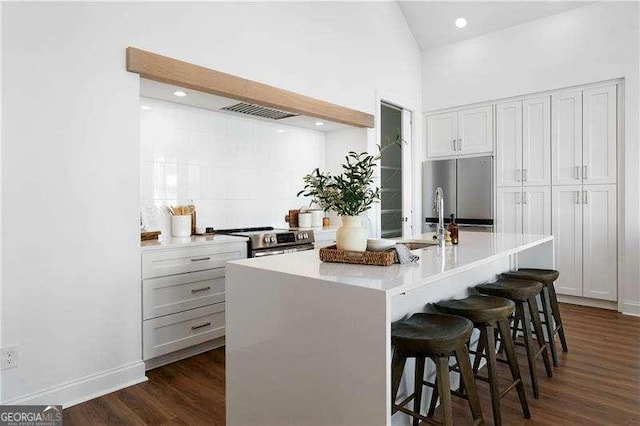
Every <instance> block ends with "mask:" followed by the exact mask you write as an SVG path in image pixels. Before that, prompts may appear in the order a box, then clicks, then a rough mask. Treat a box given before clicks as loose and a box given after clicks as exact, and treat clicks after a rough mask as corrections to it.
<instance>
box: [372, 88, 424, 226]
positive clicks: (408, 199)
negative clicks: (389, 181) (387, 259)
mask: <svg viewBox="0 0 640 426" xmlns="http://www.w3.org/2000/svg"><path fill="white" fill-rule="evenodd" d="M383 103H385V104H388V105H391V106H393V107H396V108H399V109H400V110H402V124H401V126H402V129H401V133H402V138H403V140H406V145H405V146H403V148H405V147H406V149H403V153H402V160H403V161H402V209H403V212H402V213H403V217H404V218H405V221H404V222H403V225H402V237H403V238H408V237H411V236H412V234H413V233H414V232H417V231H416V230H418V231H419V230H420V228H419V226H420V223H418V224H417V225H418V228H416V222H415V219H416V216H415V215H416V213H418V214H419V213H420V212H417V211H416V210H417V209H415V208H414V206H413V200H414V199H419V197H417V198H416V194H415V192H417V191H419V189H420V188H416V187H414V185H413V184H412V183H413V182H419V179H418V180H416V177H415V171H416V170H419V169H420V167H416V164H415V162H416V159H420V158H421V155H420V153H419V152H416V149H415V148H416V146H419V145H420V144H415V143H413V142H414V141H416V140H418V135H417V130H418V127H419V123H416V120H417V118H418V115H417V113H416V110H415V108H410V107H407V106H406V105H408V103H407V102H403V101H401V100H398V99H397V98H396V97H394V96H388V95H387V94H386V93H381V92H380V91H376V111H375V115H374V116H375V127H374V129H375V135H374V137H369V138H367V139H368V141H367V151H368V152H370V153H376V154H378V153H379V152H380V150H379V149H378V147H379V146H381V144H382V140H381V136H382V135H381V130H382V104H383ZM407 117H408V118H409V122H408V123H407V122H406V118H407ZM407 127H408V128H409V129H408V130H409V131H408V134H405V131H406V130H407ZM405 163H406V167H405ZM377 165H378V167H377V169H376V170H377V172H376V174H375V175H374V184H375V185H376V186H377V187H380V170H381V169H380V160H378V161H377ZM418 186H419V185H418ZM407 188H408V190H406V189H407ZM407 208H408V211H405V209H407ZM380 210H381V208H380V203H374V204H373V206H372V208H371V214H370V217H369V218H370V220H371V226H372V230H373V232H374V235H375V236H376V237H377V238H380V236H381V233H382V221H381V211H380Z"/></svg>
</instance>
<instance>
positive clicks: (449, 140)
mask: <svg viewBox="0 0 640 426" xmlns="http://www.w3.org/2000/svg"><path fill="white" fill-rule="evenodd" d="M457 139H458V113H457V112H447V113H443V114H436V115H428V116H427V155H428V156H429V157H448V156H451V155H456V153H457Z"/></svg>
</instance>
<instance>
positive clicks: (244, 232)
mask: <svg viewBox="0 0 640 426" xmlns="http://www.w3.org/2000/svg"><path fill="white" fill-rule="evenodd" d="M216 233H218V234H227V235H239V236H242V237H249V247H248V250H247V253H249V257H262V256H273V255H276V254H285V253H295V252H298V251H305V250H313V242H314V241H315V240H314V236H313V231H312V230H309V229H307V230H302V231H299V230H295V231H292V230H289V229H274V228H273V227H270V226H269V227H262V228H238V229H223V230H216Z"/></svg>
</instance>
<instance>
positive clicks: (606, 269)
mask: <svg viewBox="0 0 640 426" xmlns="http://www.w3.org/2000/svg"><path fill="white" fill-rule="evenodd" d="M552 193H553V209H552V210H553V235H554V237H555V241H556V269H557V270H559V271H560V277H559V278H558V280H557V281H556V291H557V292H558V293H559V294H567V295H572V296H584V297H590V298H594V299H604V300H617V285H618V279H617V219H616V211H617V210H616V185H570V186H569V185H567V186H564V185H562V186H561V185H559V186H554V187H553V190H552Z"/></svg>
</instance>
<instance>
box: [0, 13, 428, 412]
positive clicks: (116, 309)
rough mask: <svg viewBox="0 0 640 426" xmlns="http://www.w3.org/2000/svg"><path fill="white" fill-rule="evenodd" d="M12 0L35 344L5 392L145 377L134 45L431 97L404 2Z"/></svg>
mask: <svg viewBox="0 0 640 426" xmlns="http://www.w3.org/2000/svg"><path fill="white" fill-rule="evenodd" d="M0 7H2V35H1V37H2V41H3V45H2V67H3V68H2V95H3V96H2V123H3V127H2V149H3V152H2V182H1V184H2V191H1V193H2V206H3V207H2V229H3V234H2V247H3V251H2V258H1V263H2V277H1V278H2V318H1V320H2V321H1V322H2V344H3V345H6V344H13V343H17V344H19V345H20V367H19V368H16V369H11V370H4V371H2V381H3V386H2V390H1V396H0V400H2V401H3V402H6V401H13V402H17V401H29V402H36V401H47V402H48V403H70V402H73V401H76V400H80V399H83V398H87V397H88V396H89V395H90V394H91V393H96V394H99V393H101V392H104V391H105V390H107V388H109V387H118V386H122V385H123V384H125V383H127V382H132V381H135V380H139V379H141V377H142V374H143V373H142V370H141V364H140V362H139V361H140V359H141V332H140V317H141V312H140V311H141V308H140V288H139V286H140V284H139V280H140V260H139V241H138V240H139V235H138V215H139V206H140V189H139V188H140V185H139V178H140V145H139V114H140V111H139V106H138V103H139V80H138V77H137V76H136V75H133V74H130V73H127V72H126V71H125V48H126V47H127V46H135V47H139V48H143V49H147V50H150V51H153V52H157V53H160V54H164V55H167V56H171V57H175V58H178V59H182V60H186V61H189V62H193V63H196V64H200V65H203V66H206V67H210V68H214V69H218V70H221V71H224V72H228V73H232V74H236V75H239V76H242V77H246V78H250V79H253V80H258V81H261V82H264V83H267V84H271V85H274V86H279V87H282V88H285V89H289V90H293V91H296V92H299V93H302V94H305V95H309V96H313V97H317V98H320V99H324V100H327V101H330V102H334V103H338V104H342V105H345V106H348V107H351V108H356V109H360V110H363V111H367V112H371V113H374V112H375V109H376V108H375V106H376V105H375V104H376V101H375V99H376V97H375V93H376V91H378V90H382V91H384V93H389V94H392V95H393V96H397V97H398V98H401V99H407V100H409V103H411V104H412V105H406V106H407V107H410V108H414V109H416V110H419V102H420V56H419V50H418V48H417V45H416V43H415V41H414V39H413V37H412V35H411V32H410V31H409V29H408V28H407V26H406V22H405V20H404V17H403V16H402V14H401V12H400V10H399V8H398V6H397V5H396V4H395V3H303V4H297V3H259V4H238V3H197V4H196V3H189V4H177V3H163V4H158V3H138V4H128V3H119V4H118V3H114V4H104V3H6V2H3V3H2V4H1V6H0ZM367 134H368V136H369V137H370V136H371V133H370V132H367ZM7 206H11V207H10V208H8V207H7Z"/></svg>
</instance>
